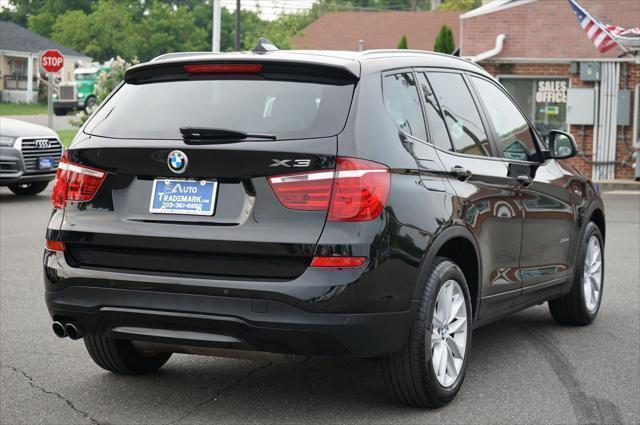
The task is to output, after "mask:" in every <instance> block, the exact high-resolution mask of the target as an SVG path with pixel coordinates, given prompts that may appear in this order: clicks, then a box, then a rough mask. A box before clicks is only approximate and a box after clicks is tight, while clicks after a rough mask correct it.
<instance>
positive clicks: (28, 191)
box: [9, 181, 49, 196]
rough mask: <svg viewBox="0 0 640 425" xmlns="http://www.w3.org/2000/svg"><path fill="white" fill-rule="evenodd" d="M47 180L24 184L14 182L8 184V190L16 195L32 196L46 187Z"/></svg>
mask: <svg viewBox="0 0 640 425" xmlns="http://www.w3.org/2000/svg"><path fill="white" fill-rule="evenodd" d="M48 185H49V182H48V181H46V182H33V183H24V184H14V185H11V186H9V190H10V191H12V192H13V193H15V194H16V195H18V196H33V195H37V194H38V193H40V192H42V191H43V190H45V189H46V188H47V186H48Z"/></svg>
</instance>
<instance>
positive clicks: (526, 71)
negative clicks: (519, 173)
mask: <svg viewBox="0 0 640 425" xmlns="http://www.w3.org/2000/svg"><path fill="white" fill-rule="evenodd" d="M482 66H483V67H484V68H485V69H486V70H487V71H488V72H489V73H491V74H492V75H494V76H497V75H531V76H545V75H550V76H551V75H552V76H568V77H570V78H571V84H570V86H571V87H593V83H589V82H584V81H581V80H580V76H579V75H578V74H574V75H571V74H570V69H569V64H512V63H511V64H509V63H501V64H500V63H484V64H482ZM626 66H627V73H628V74H627V84H626V87H624V84H625V83H624V75H623V73H624V67H625V65H624V64H622V65H621V67H620V69H621V71H620V73H621V75H620V88H621V89H622V88H627V89H629V90H631V97H632V99H631V105H632V107H633V105H634V102H635V99H633V97H634V96H635V91H634V90H635V86H636V84H640V65H638V64H630V63H628V64H627V65H626ZM632 117H633V114H632ZM570 130H571V132H572V133H573V135H574V136H575V138H576V141H577V142H578V145H579V146H580V147H581V149H582V151H583V152H584V156H585V157H586V159H585V158H583V157H581V156H578V157H576V158H572V159H570V160H569V162H570V163H571V164H572V165H573V166H575V167H576V168H578V169H579V170H580V171H581V172H582V173H583V174H585V175H587V176H589V177H591V169H592V166H591V164H590V162H589V160H590V159H591V158H592V152H593V151H592V148H593V126H585V127H584V135H583V134H582V131H581V127H580V126H573V127H571V129H570ZM622 134H623V132H622V127H621V126H618V140H617V146H616V155H617V158H616V160H617V161H619V163H618V164H616V167H615V177H616V179H632V178H633V176H634V169H633V168H632V165H633V163H634V161H633V159H632V158H631V157H630V156H629V151H630V150H632V149H633V141H632V137H633V118H632V120H631V125H629V126H627V127H625V131H624V135H625V138H626V146H625V142H623V137H622Z"/></svg>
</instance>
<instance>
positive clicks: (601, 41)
mask: <svg viewBox="0 0 640 425" xmlns="http://www.w3.org/2000/svg"><path fill="white" fill-rule="evenodd" d="M569 4H570V5H571V9H572V10H573V13H575V15H576V17H577V18H578V21H579V22H580V26H581V27H582V29H583V30H584V31H585V32H586V33H587V36H588V37H589V38H590V39H591V41H593V44H594V46H596V49H598V50H599V51H600V53H604V52H607V51H609V50H611V49H613V48H614V47H616V46H618V42H617V41H616V40H615V37H617V36H626V35H637V34H638V33H640V30H639V29H638V28H633V29H624V28H621V27H617V26H613V25H604V24H602V23H601V22H600V21H598V20H597V19H595V18H594V17H593V16H591V15H589V13H588V12H587V11H586V10H584V8H583V7H582V6H580V5H579V4H578V2H576V1H575V0H569Z"/></svg>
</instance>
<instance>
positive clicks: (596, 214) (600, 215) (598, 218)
mask: <svg viewBox="0 0 640 425" xmlns="http://www.w3.org/2000/svg"><path fill="white" fill-rule="evenodd" d="M589 221H592V222H594V223H595V225H596V226H598V229H600V234H601V235H602V241H603V242H604V240H605V226H606V225H605V221H604V212H603V211H602V210H601V209H600V208H595V209H594V210H593V211H592V212H591V215H590V216H589Z"/></svg>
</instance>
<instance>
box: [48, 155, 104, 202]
mask: <svg viewBox="0 0 640 425" xmlns="http://www.w3.org/2000/svg"><path fill="white" fill-rule="evenodd" d="M106 176H107V173H106V172H105V171H102V170H98V169H96V168H91V167H87V166H84V165H80V164H74V163H72V162H69V154H68V152H66V151H65V153H64V154H63V155H62V158H60V164H58V171H57V173H56V183H55V185H54V186H53V194H52V195H51V201H52V202H53V207H54V208H64V206H65V204H66V202H67V201H81V202H85V201H90V200H92V199H93V197H94V196H95V194H96V192H98V189H99V188H100V186H101V185H102V182H103V181H104V179H105V177H106Z"/></svg>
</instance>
